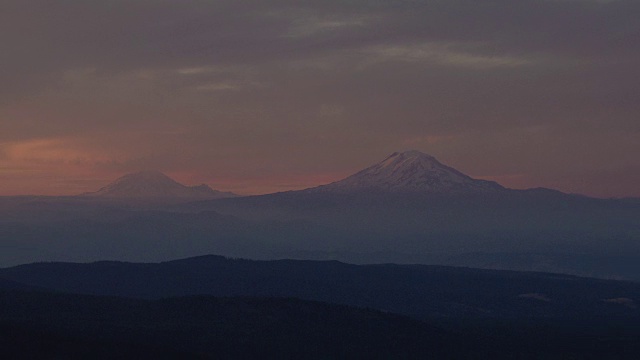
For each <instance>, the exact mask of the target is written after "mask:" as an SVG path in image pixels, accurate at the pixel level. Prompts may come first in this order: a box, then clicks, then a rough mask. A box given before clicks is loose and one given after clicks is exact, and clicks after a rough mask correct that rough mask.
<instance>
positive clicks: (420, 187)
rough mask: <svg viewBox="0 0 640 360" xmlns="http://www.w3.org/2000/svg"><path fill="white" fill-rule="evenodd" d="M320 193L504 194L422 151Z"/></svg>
mask: <svg viewBox="0 0 640 360" xmlns="http://www.w3.org/2000/svg"><path fill="white" fill-rule="evenodd" d="M311 190H312V191H321V192H354V191H381V192H402V193H469V192H495V191H501V190H505V188H504V187H502V186H501V185H499V184H498V183H495V182H493V181H486V180H478V179H473V178H471V177H469V176H467V175H465V174H463V173H461V172H459V171H458V170H456V169H453V168H451V167H448V166H446V165H443V164H442V163H440V162H439V161H438V160H436V158H434V157H433V156H431V155H427V154H425V153H422V152H420V151H416V150H411V151H405V152H401V153H397V152H396V153H393V154H391V155H390V156H389V157H388V158H386V159H384V160H383V161H381V162H379V163H377V164H375V165H373V166H371V167H368V168H366V169H364V170H362V171H360V172H358V173H356V174H354V175H351V176H349V177H347V178H346V179H343V180H340V181H337V182H334V183H331V184H328V185H323V186H319V187H317V188H314V189H311Z"/></svg>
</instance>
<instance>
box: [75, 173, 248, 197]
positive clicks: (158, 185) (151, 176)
mask: <svg viewBox="0 0 640 360" xmlns="http://www.w3.org/2000/svg"><path fill="white" fill-rule="evenodd" d="M83 195H84V196H93V197H101V198H118V199H219V198H227V197H234V196H237V195H235V194H233V193H231V192H222V191H218V190H213V189H212V188H210V187H209V186H208V185H206V184H201V185H197V186H186V185H182V184H180V183H179V182H177V181H175V180H173V179H172V178H170V177H168V176H167V175H165V174H163V173H161V172H158V171H141V172H137V173H132V174H127V175H124V176H122V177H120V178H118V179H116V180H115V181H113V182H112V183H110V184H108V185H107V186H105V187H103V188H101V189H100V190H98V191H96V192H93V193H87V194H83Z"/></svg>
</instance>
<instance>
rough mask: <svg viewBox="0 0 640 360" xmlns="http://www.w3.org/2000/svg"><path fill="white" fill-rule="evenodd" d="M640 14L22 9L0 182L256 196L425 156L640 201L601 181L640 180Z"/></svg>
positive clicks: (508, 177) (280, 5)
mask: <svg viewBox="0 0 640 360" xmlns="http://www.w3.org/2000/svg"><path fill="white" fill-rule="evenodd" d="M638 13H640V3H638V2H637V1H624V0H618V1H615V0H613V1H596V0H593V1H588V0H583V1H580V0H573V1H571V0H566V1H551V0H546V1H545V0H522V1H517V2H514V1H512V0H496V1H475V0H474V1H471V0H446V1H445V0H433V1H427V0H425V1H372V0H366V1H365V0H351V1H330V0H329V1H328V0H325V1H284V0H283V1H257V0H256V1H242V2H239V1H198V0H184V1H175V0H172V1H169V0H153V1H152V0H137V1H119V0H118V1H116V0H109V1H80V0H75V1H71V0H60V1H55V2H52V1H47V0H31V1H17V0H7V1H4V2H3V5H2V8H1V9H0V44H1V45H0V46H2V50H1V51H2V54H3V56H2V58H1V59H0V154H4V155H3V157H2V158H1V159H0V167H1V168H11V169H13V170H12V172H11V175H7V176H11V179H19V177H20V176H21V175H20V171H18V170H16V169H22V170H23V171H35V170H38V171H44V172H47V171H49V174H50V176H49V177H51V176H54V175H51V174H53V173H51V172H50V171H51V170H50V168H49V167H48V166H45V165H43V164H57V166H58V167H60V168H61V170H59V171H58V172H57V173H55V176H58V177H65V176H66V177H67V178H69V181H68V183H69V184H77V183H78V179H79V177H86V176H87V174H88V173H91V171H94V172H95V173H99V174H104V175H101V176H104V177H105V178H107V177H110V176H112V177H113V176H116V175H118V174H119V173H121V172H125V171H132V170H136V169H138V168H157V169H160V170H164V171H167V172H172V171H173V172H174V173H183V174H186V173H189V174H191V175H189V179H193V180H200V181H209V179H212V178H216V179H218V181H220V182H224V183H226V184H231V183H232V181H231V179H233V181H235V182H237V183H238V184H241V183H242V184H245V185H242V187H243V190H246V191H248V192H251V191H254V192H255V191H257V192H260V191H267V190H269V189H273V190H275V189H279V190H282V187H286V186H292V185H291V184H293V183H295V184H298V185H296V186H297V187H301V186H305V185H314V184H315V183H314V182H317V181H319V180H318V179H326V178H327V176H329V175H327V174H333V175H331V176H334V175H335V176H338V175H341V174H348V173H349V172H350V171H353V170H357V169H358V168H359V167H361V166H364V165H367V164H368V163H370V162H372V161H375V160H377V159H378V158H380V157H383V156H385V155H386V153H388V152H391V151H395V150H398V149H402V148H410V147H411V148H419V149H421V150H424V151H428V152H432V153H434V154H435V155H437V156H438V157H440V158H441V159H442V160H445V161H448V162H449V163H451V165H453V166H456V167H459V168H460V169H461V170H465V171H467V172H469V173H471V174H472V175H478V176H485V177H494V178H500V179H504V181H505V182H506V184H507V185H510V184H511V185H514V186H537V185H545V186H552V185H553V184H554V181H556V183H557V187H560V188H563V187H564V189H569V187H571V186H570V185H567V184H570V183H572V182H571V181H568V180H566V181H565V180H562V179H569V178H572V177H573V178H575V177H576V175H575V174H578V173H579V174H584V175H581V176H584V177H586V178H592V179H593V181H589V180H588V179H587V180H585V181H584V182H583V184H587V185H584V186H582V187H580V191H581V192H586V193H593V194H598V195H603V194H609V195H625V194H631V195H640V193H638V189H637V188H634V186H632V185H630V184H632V182H629V181H626V182H625V181H621V184H622V185H621V186H619V187H615V186H614V187H612V186H610V184H611V183H612V181H609V180H608V181H600V180H597V179H601V178H603V176H601V175H597V174H602V173H607V174H610V173H615V174H625V173H628V174H629V176H630V177H633V176H637V174H636V173H635V172H634V171H635V170H633V171H632V170H629V169H637V167H638V166H640V163H639V161H640V160H637V159H634V157H633V156H630V155H629V154H633V153H637V152H638V151H640V141H638V140H640V121H638V114H640V88H639V87H640V85H639V84H640V72H638V71H637V69H636V68H637V64H638V62H639V61H640V22H638V21H637V16H636V15H637V14H638ZM79 154H84V155H79ZM60 164H62V165H60ZM625 169H627V170H625ZM7 174H8V173H7ZM194 174H203V175H201V177H200V178H198V175H194ZM323 174H324V175H323ZM633 174H636V175H633ZM185 176H186V175H185ZM287 176H290V177H291V178H295V179H296V180H295V181H287V180H286V177H287ZM621 176H622V175H621ZM94 177H95V176H94ZM610 178H611V177H607V179H610ZM514 179H517V180H514ZM553 179H556V180H553ZM16 181H18V180H16ZM261 182H262V184H263V185H262V186H258V185H257V184H260V183H261ZM305 182H306V183H305ZM212 185H215V184H212ZM34 186H36V185H34ZM228 186H229V188H228V189H230V190H233V185H228ZM252 187H253V189H254V190H251V189H252ZM607 189H609V190H607ZM35 191H36V190H34V192H35ZM67 191H68V192H73V191H75V190H74V189H73V188H72V185H70V187H69V189H68V190H67Z"/></svg>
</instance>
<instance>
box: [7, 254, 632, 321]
mask: <svg viewBox="0 0 640 360" xmlns="http://www.w3.org/2000/svg"><path fill="white" fill-rule="evenodd" d="M0 277H2V278H5V279H11V280H13V281H18V282H21V283H23V284H29V285H32V286H39V287H41V288H48V289H53V290H57V291H65V292H76V293H84V294H93V295H111V296H126V297H143V298H165V297H175V296H188V295H199V294H206V295H213V296H256V297H295V298H300V299H305V300H314V301H324V302H330V303H337V304H344V305H350V306H358V307H368V308H373V309H378V310H384V311H391V312H394V313H399V314H404V315H409V316H415V317H418V318H426V317H444V318H459V317H469V318H505V319H506V318H516V319H517V318H574V319H588V318H593V319H596V318H618V317H628V318H631V317H633V318H640V309H638V306H637V305H638V304H640V284H637V283H631V282H619V281H611V280H596V279H589V278H579V277H574V276H566V275H555V274H544V273H527V272H512V271H495V270H494V271H492V270H478V269H466V268H454V267H442V266H422V265H391V264H387V265H350V264H345V263H340V262H337V261H294V260H280V261H250V260H234V259H227V258H223V257H219V256H202V257H196V258H190V259H184V260H177V261H170V262H163V263H155V264H153V263H146V264H143V263H118V262H98V263H91V264H78V263H40V264H31V265H24V266H17V267H13V268H7V269H0Z"/></svg>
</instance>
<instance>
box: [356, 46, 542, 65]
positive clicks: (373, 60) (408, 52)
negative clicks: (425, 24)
mask: <svg viewBox="0 0 640 360" xmlns="http://www.w3.org/2000/svg"><path fill="white" fill-rule="evenodd" d="M463 47H464V45H462V44H446V43H445V44H439V43H426V44H418V45H387V46H384V45H383V46H374V47H370V48H366V49H363V50H362V52H363V54H364V56H365V58H366V63H367V64H377V63H381V62H389V61H397V62H422V63H426V64H433V65H443V66H459V67H467V68H473V69H490V68H494V67H521V66H527V65H532V64H533V63H534V61H533V60H531V59H526V58H518V57H512V56H506V55H496V56H492V55H483V54H474V53H473V52H471V51H468V50H467V51H465V50H463V49H462V48H463Z"/></svg>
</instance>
